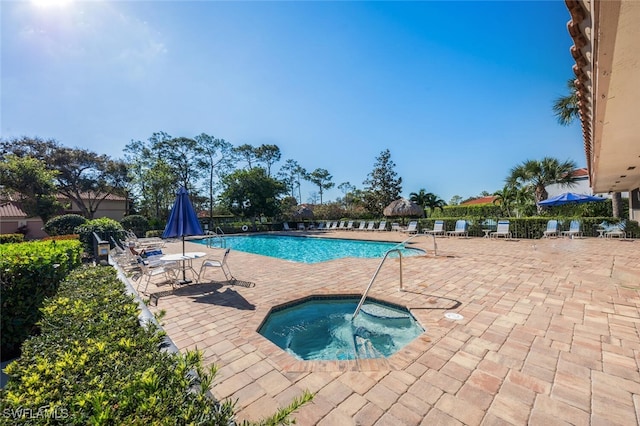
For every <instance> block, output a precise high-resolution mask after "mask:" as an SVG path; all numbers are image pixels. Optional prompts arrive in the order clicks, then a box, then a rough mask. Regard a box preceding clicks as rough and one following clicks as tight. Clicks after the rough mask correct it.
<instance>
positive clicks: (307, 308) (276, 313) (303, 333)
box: [258, 296, 424, 360]
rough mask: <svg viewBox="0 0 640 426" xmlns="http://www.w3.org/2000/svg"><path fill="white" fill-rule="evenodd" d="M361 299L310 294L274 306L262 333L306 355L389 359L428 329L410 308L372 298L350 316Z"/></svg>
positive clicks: (305, 357) (302, 356)
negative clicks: (282, 304)
mask: <svg viewBox="0 0 640 426" xmlns="http://www.w3.org/2000/svg"><path fill="white" fill-rule="evenodd" d="M358 301H359V299H358V298H355V297H347V296H338V297H335V296H334V297H331V296H323V297H317V296H314V297H311V298H310V299H309V300H305V301H301V302H294V303H292V304H291V305H288V306H285V307H282V308H277V309H274V310H273V311H272V312H271V313H270V314H269V316H268V317H267V318H266V319H265V321H264V323H263V325H262V326H261V327H260V329H259V330H258V332H259V333H260V334H261V335H263V336H264V337H266V338H267V339H269V340H271V341H272V342H273V343H275V344H276V345H277V346H279V347H280V348H281V349H283V350H285V351H287V352H288V353H290V354H291V355H293V356H295V357H296V358H298V359H303V360H349V359H356V358H360V359H362V358H385V357H388V356H391V355H393V354H394V353H395V352H397V351H398V350H400V349H402V348H403V347H404V346H406V345H407V344H408V343H410V342H411V341H412V340H413V339H415V338H416V337H418V336H419V335H420V334H422V332H424V329H423V328H422V327H421V326H420V324H418V322H417V321H416V320H415V318H413V316H412V315H411V313H410V312H409V311H407V310H406V309H404V308H402V307H399V306H395V305H390V304H386V303H382V302H377V301H374V300H372V299H367V301H366V302H365V303H364V305H362V309H361V310H360V313H359V314H358V316H356V318H355V319H354V320H353V321H352V320H351V318H352V316H353V312H354V311H355V309H356V306H357V305H358Z"/></svg>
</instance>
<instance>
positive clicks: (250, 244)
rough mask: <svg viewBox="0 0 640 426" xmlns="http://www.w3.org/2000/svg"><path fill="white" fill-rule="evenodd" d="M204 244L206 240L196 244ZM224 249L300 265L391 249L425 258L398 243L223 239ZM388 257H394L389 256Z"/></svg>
mask: <svg viewBox="0 0 640 426" xmlns="http://www.w3.org/2000/svg"><path fill="white" fill-rule="evenodd" d="M194 242H198V243H200V244H205V245H206V244H207V239H203V240H197V241H194ZM211 243H212V246H213V247H220V246H221V245H223V242H222V240H221V239H220V238H215V239H211ZM224 246H225V247H228V248H231V249H233V250H238V251H244V252H247V253H253V254H261V255H263V256H270V257H277V258H279V259H285V260H291V261H294V262H303V263H318V262H326V261H328V260H333V259H341V258H344V257H365V258H371V257H382V256H384V254H385V253H386V252H387V251H388V250H390V249H392V248H400V249H401V250H402V255H403V256H412V255H416V254H424V252H423V251H422V250H418V249H412V248H406V247H404V248H403V247H402V245H401V244H398V243H390V242H380V241H362V240H346V239H334V238H318V237H304V236H299V237H293V236H287V235H242V236H226V237H224ZM390 256H397V254H394V253H392V254H391V255H390Z"/></svg>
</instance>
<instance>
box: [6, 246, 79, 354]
mask: <svg viewBox="0 0 640 426" xmlns="http://www.w3.org/2000/svg"><path fill="white" fill-rule="evenodd" d="M79 264H80V242H79V241H71V240H69V241H32V242H26V243H21V244H4V245H2V246H0V271H2V280H1V286H2V287H1V294H2V311H1V312H0V317H1V319H0V327H1V328H2V336H1V337H0V341H1V343H2V359H3V360H5V359H10V358H12V357H14V356H16V355H17V354H18V353H19V350H20V344H22V342H23V341H24V340H25V339H26V338H27V337H28V336H29V335H30V334H32V333H34V332H35V331H37V327H36V323H37V321H38V320H39V318H40V312H39V311H38V309H39V308H40V307H41V306H42V303H43V301H44V299H45V298H46V297H51V296H53V295H54V294H55V293H56V290H57V288H58V285H59V283H60V282H61V281H62V280H63V279H64V278H65V277H66V276H67V274H68V273H69V271H70V270H72V269H74V268H76V267H77V266H78V265H79Z"/></svg>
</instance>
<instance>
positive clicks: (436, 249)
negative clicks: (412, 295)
mask: <svg viewBox="0 0 640 426" xmlns="http://www.w3.org/2000/svg"><path fill="white" fill-rule="evenodd" d="M420 235H421V234H415V235H412V236H411V237H409V238H407V239H406V240H404V241H403V242H401V243H398V245H397V246H396V247H394V248H392V249H390V250H387V252H386V253H385V254H384V257H383V258H382V260H381V261H380V264H379V265H378V269H376V272H374V274H373V276H372V277H371V281H369V285H368V286H367V288H366V289H365V290H364V293H363V294H362V298H360V303H358V307H357V308H356V310H355V312H354V313H353V316H352V317H351V321H353V320H354V319H355V318H356V316H358V314H359V313H360V308H362V305H363V304H364V301H365V299H366V298H367V294H369V290H370V289H371V286H372V285H373V282H374V281H375V280H376V277H377V276H378V273H379V272H380V269H381V268H382V265H384V262H385V260H387V257H388V256H389V254H390V253H393V252H398V255H399V256H400V288H399V289H398V290H399V291H404V289H403V288H402V248H404V245H405V243H407V242H409V241H411V240H412V239H414V238H416V237H418V236H420ZM424 235H425V236H428V235H429V234H424ZM431 236H432V237H433V253H434V255H435V256H437V255H438V244H437V243H436V236H435V235H434V234H431Z"/></svg>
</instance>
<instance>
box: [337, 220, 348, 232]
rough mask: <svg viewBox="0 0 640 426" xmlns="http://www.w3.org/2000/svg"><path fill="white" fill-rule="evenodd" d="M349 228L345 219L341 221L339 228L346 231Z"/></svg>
mask: <svg viewBox="0 0 640 426" xmlns="http://www.w3.org/2000/svg"><path fill="white" fill-rule="evenodd" d="M346 228H347V225H346V224H345V223H344V220H341V221H340V225H338V230H340V231H344V230H345V229H346Z"/></svg>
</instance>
